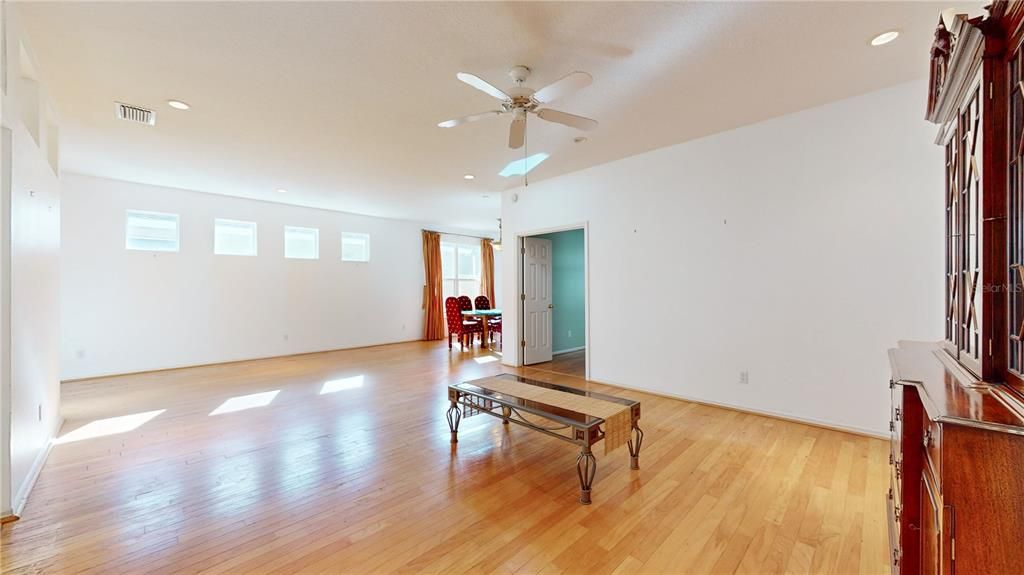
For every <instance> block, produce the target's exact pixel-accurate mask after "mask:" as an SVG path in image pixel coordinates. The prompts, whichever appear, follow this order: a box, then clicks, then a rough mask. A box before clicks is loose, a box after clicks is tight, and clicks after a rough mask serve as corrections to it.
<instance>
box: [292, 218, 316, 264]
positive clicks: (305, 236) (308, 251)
mask: <svg viewBox="0 0 1024 575" xmlns="http://www.w3.org/2000/svg"><path fill="white" fill-rule="evenodd" d="M284 257H286V258H292V259H298V260H315V259H317V258H319V257H320V230H318V229H316V228H299V227H295V226H285V227H284Z"/></svg>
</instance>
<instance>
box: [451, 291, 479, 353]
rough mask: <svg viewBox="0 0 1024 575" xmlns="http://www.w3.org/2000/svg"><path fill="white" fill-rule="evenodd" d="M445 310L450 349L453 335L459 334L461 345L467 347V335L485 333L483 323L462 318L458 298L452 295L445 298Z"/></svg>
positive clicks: (463, 347)
mask: <svg viewBox="0 0 1024 575" xmlns="http://www.w3.org/2000/svg"><path fill="white" fill-rule="evenodd" d="M467 299H468V298H467ZM470 309H473V308H470ZM444 310H445V316H446V317H447V318H448V349H451V348H452V336H453V335H457V336H459V345H461V346H462V349H466V338H467V337H473V334H474V333H479V334H483V331H484V329H483V327H484V326H483V324H482V323H480V322H479V321H469V320H464V319H462V305H461V303H460V302H459V300H458V298H454V297H450V298H448V299H446V300H444Z"/></svg>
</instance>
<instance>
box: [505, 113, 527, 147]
mask: <svg viewBox="0 0 1024 575" xmlns="http://www.w3.org/2000/svg"><path fill="white" fill-rule="evenodd" d="M525 139H526V116H519V115H517V116H516V119H515V120H512V125H511V126H509V129H508V147H510V148H512V149H513V150H518V149H519V148H522V147H523V142H524V140H525Z"/></svg>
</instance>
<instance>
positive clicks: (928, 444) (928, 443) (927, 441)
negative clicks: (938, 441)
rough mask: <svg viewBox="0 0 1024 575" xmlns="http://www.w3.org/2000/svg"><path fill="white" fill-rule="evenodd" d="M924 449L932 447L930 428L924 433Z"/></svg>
mask: <svg viewBox="0 0 1024 575" xmlns="http://www.w3.org/2000/svg"><path fill="white" fill-rule="evenodd" d="M922 441H923V443H924V446H925V447H931V446H932V430H931V428H929V429H926V430H925V431H924V439H923V440H922Z"/></svg>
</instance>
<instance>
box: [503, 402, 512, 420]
mask: <svg viewBox="0 0 1024 575" xmlns="http://www.w3.org/2000/svg"><path fill="white" fill-rule="evenodd" d="M510 415H512V409H510V408H508V407H505V406H504V405H503V406H501V423H503V424H504V425H508V417H509V416H510Z"/></svg>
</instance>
